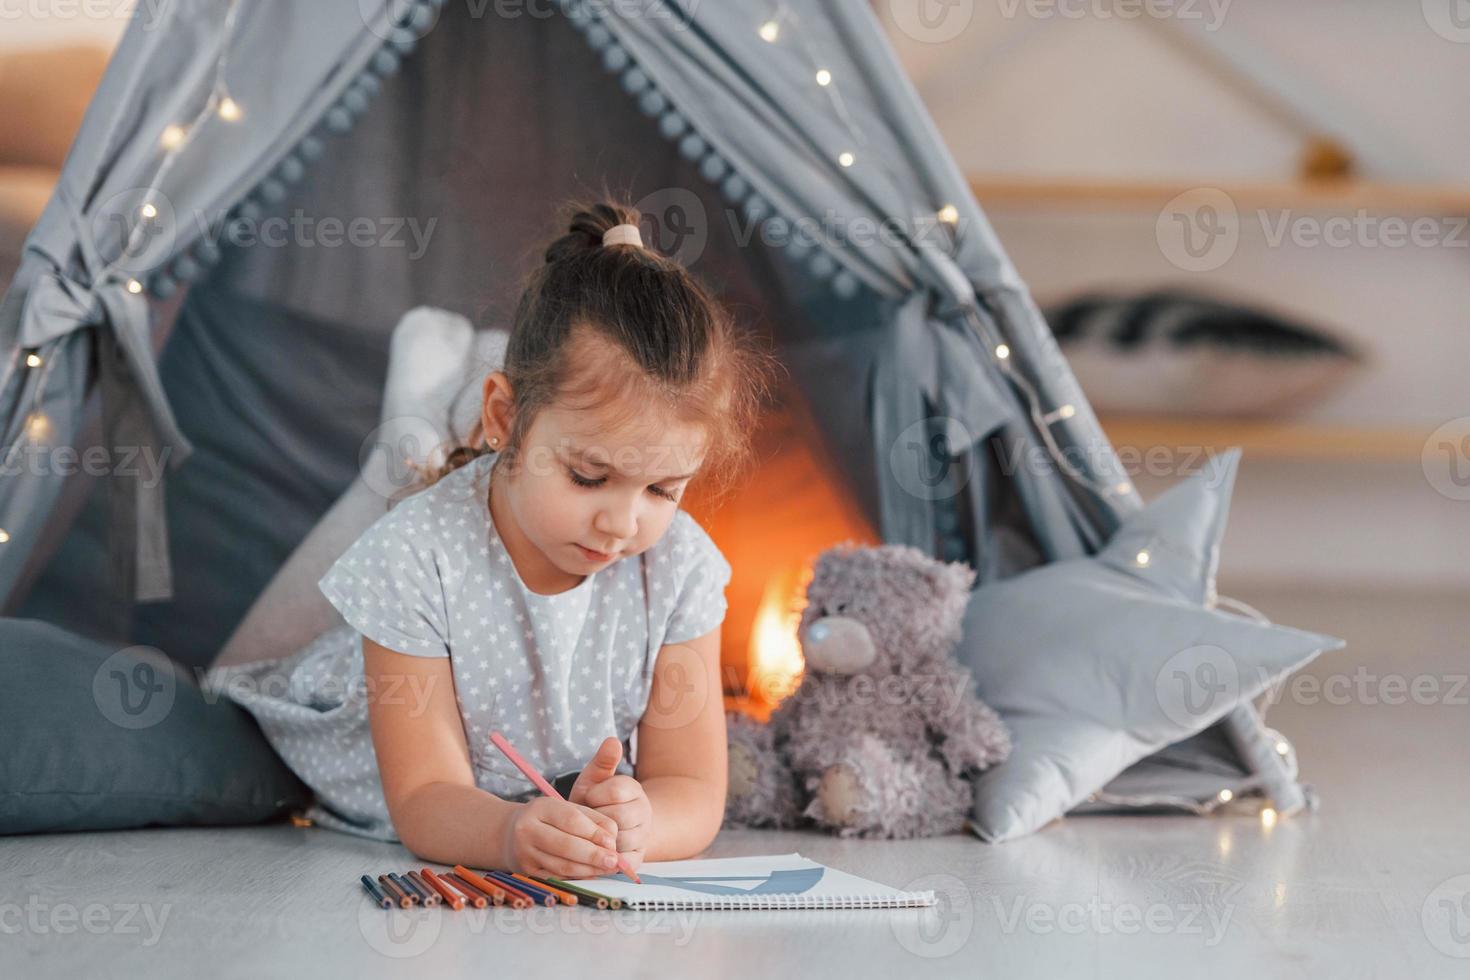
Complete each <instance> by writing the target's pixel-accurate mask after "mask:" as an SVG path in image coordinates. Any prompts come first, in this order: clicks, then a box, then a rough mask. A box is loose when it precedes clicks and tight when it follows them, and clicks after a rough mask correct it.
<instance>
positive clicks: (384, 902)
mask: <svg viewBox="0 0 1470 980" xmlns="http://www.w3.org/2000/svg"><path fill="white" fill-rule="evenodd" d="M362 887H364V888H366V889H367V892H368V894H369V895H371V896H372V897H373V901H375V902H377V903H378V904H379V905H381V906H383V908H385V909H391V908H392V907H393V899H391V898H389V897H388V896H387V895H384V894H383V891H382V889H380V888H379V887H378V886H377V885H375V884H373V879H371V878H369V877H368V876H367V875H363V876H362Z"/></svg>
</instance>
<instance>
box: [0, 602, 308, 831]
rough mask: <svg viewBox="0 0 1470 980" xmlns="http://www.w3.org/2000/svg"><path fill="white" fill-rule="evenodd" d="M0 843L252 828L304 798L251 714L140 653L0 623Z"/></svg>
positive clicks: (41, 626)
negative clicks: (26, 837) (20, 837)
mask: <svg viewBox="0 0 1470 980" xmlns="http://www.w3.org/2000/svg"><path fill="white" fill-rule="evenodd" d="M0 676H3V677H4V679H5V682H4V683H3V684H0V746H3V749H0V833H4V834H18V833H33V832H49V831H62V830H115V829H120V828H125V827H145V826H150V825H165V826H174V825H198V824H245V823H258V822H260V821H263V820H268V819H271V818H272V817H276V816H280V815H282V814H284V813H286V812H288V811H289V810H291V809H293V808H298V807H304V806H305V805H306V804H307V803H308V802H309V801H310V793H309V791H308V790H307V788H306V787H305V786H304V785H303V784H302V783H301V781H300V780H298V779H297V778H296V776H295V775H293V774H292V772H291V771H290V769H288V768H287V767H286V765H285V763H283V762H282V761H281V759H280V757H278V756H277V755H276V754H275V752H274V751H272V749H271V747H270V744H269V743H268V742H267V741H266V740H265V737H264V736H263V735H262V734H261V733H260V729H259V728H257V727H256V724H255V720H254V719H253V718H251V717H250V715H249V714H248V713H247V712H245V711H244V710H242V709H241V708H240V707H238V706H237V705H235V704H234V703H233V702H231V701H230V700H228V699H226V698H222V697H216V698H206V697H205V696H204V695H203V694H202V693H201V692H200V690H199V687H198V686H197V684H196V683H195V681H194V678H193V676H192V675H191V674H190V672H189V671H188V670H187V669H186V668H184V667H182V666H178V665H175V664H174V663H173V662H172V661H170V660H168V659H167V658H166V657H164V656H163V655H162V654H161V653H159V652H158V651H156V650H153V649H152V648H149V647H125V648H122V649H119V648H118V647H116V646H115V645H110V644H105V643H99V642H97V641H95V640H89V639H85V638H83V637H79V636H76V635H75V634H72V633H69V632H67V631H66V630H63V629H60V628H58V627H56V626H52V625H50V624H49V623H43V622H40V621H37V620H30V619H0Z"/></svg>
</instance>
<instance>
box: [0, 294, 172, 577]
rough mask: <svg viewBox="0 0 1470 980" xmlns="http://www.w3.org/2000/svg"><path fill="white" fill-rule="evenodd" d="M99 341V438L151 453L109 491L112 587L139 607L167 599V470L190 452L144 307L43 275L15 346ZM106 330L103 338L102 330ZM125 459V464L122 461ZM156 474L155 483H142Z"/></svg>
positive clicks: (118, 476)
mask: <svg viewBox="0 0 1470 980" xmlns="http://www.w3.org/2000/svg"><path fill="white" fill-rule="evenodd" d="M87 327H90V328H94V329H96V330H97V334H98V338H97V339H98V357H97V364H98V375H99V386H100V388H101V391H102V400H103V418H104V429H105V430H106V435H105V436H104V438H105V439H106V441H107V442H108V443H109V444H112V445H113V446H115V447H116V446H124V447H127V448H128V449H129V450H132V449H136V451H137V452H139V453H143V454H149V455H147V456H145V460H146V461H147V462H150V463H152V462H154V461H156V462H157V463H159V464H163V465H162V466H159V467H153V466H143V465H141V464H140V463H139V461H138V460H137V459H136V458H132V459H131V462H130V463H129V465H130V468H131V472H129V473H126V474H124V473H122V472H114V473H113V474H111V475H112V478H113V482H112V483H111V485H110V489H109V494H110V499H109V513H110V517H111V520H110V525H109V535H110V544H111V561H112V568H113V574H114V577H115V581H117V582H118V583H119V585H120V588H121V594H122V595H124V596H127V595H130V594H131V595H132V597H133V600H134V601H137V602H156V601H160V600H164V599H170V598H172V597H173V575H172V570H171V566H170V563H169V556H168V526H167V522H166V517H165V513H164V495H163V489H164V488H163V483H164V480H163V475H164V472H165V468H166V469H169V470H172V469H177V468H178V467H179V466H180V465H181V464H182V463H183V462H184V460H186V459H187V458H188V457H189V455H190V454H191V453H192V452H193V451H194V447H193V445H192V444H191V443H190V442H189V440H188V439H187V438H185V436H184V434H183V433H182V432H181V431H179V427H178V422H177V420H176V419H175V418H174V413H173V409H172V408H171V407H170V405H169V403H168V397H167V395H166V394H165V393H164V390H163V382H162V380H161V378H160V377H159V374H158V365H157V364H156V362H155V361H154V358H153V349H152V341H151V338H150V333H151V330H150V318H149V310H148V300H147V299H146V298H144V297H143V296H142V295H141V294H140V293H134V292H131V291H130V290H129V289H128V286H127V282H126V281H125V280H119V279H112V278H107V279H104V280H103V281H102V282H101V283H99V284H98V285H97V286H96V287H95V288H88V287H86V286H82V285H80V284H78V283H77V282H75V281H74V280H71V279H68V278H67V277H65V276H62V275H58V274H56V273H43V274H42V275H40V276H39V277H37V279H36V280H35V282H34V283H33V284H32V286H31V290H30V294H29V296H28V297H27V302H26V307H25V311H24V313H23V315H22V318H21V329H20V342H21V345H22V346H23V347H29V348H38V347H42V346H45V345H46V344H48V343H51V342H53V341H55V340H58V339H59V338H61V337H63V336H66V335H67V334H70V333H72V332H73V331H76V330H80V329H83V328H87ZM103 327H105V328H107V329H106V331H103V330H102V329H100V328H103ZM127 459H128V457H124V460H125V461H126V460H127ZM154 469H156V481H150V480H147V479H145V477H146V476H147V474H148V472H149V471H150V470H154Z"/></svg>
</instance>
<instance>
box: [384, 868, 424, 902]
mask: <svg viewBox="0 0 1470 980" xmlns="http://www.w3.org/2000/svg"><path fill="white" fill-rule="evenodd" d="M388 880H390V881H392V882H393V883H394V884H395V885H397V886H398V887H399V888H402V889H403V894H405V895H407V896H408V904H410V905H418V904H419V903H421V902H422V901H423V900H424V899H423V897H422V896H421V895H419V890H418V889H417V888H415V887H414V886H412V885H410V884H409V883H408V882H406V881H404V880H403V877H402V875H399V874H398V873H397V872H395V871H390V872H388Z"/></svg>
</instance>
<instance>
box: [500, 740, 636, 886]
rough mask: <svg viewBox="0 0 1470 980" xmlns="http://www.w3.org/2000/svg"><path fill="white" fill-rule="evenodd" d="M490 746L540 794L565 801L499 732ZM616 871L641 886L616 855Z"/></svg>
mask: <svg viewBox="0 0 1470 980" xmlns="http://www.w3.org/2000/svg"><path fill="white" fill-rule="evenodd" d="M490 744H492V745H494V746H495V747H496V748H497V749H499V750H500V751H501V752H502V753H504V754H505V757H506V758H507V759H509V760H510V762H511V765H513V766H515V767H516V768H517V769H519V770H520V771H521V774H522V775H524V776H525V777H526V778H527V779H529V780H530V781H531V782H532V783H534V784H535V785H536V788H537V789H539V790H540V791H541V792H543V793H545V794H546V795H547V796H549V797H551V798H552V799H554V800H565V799H566V797H564V796H562V795H561V794H560V793H558V792H557V791H556V787H555V786H553V785H551V784H550V783H548V782H547V781H546V777H545V776H543V775H541V774H540V773H539V772H537V771H536V767H535V766H533V765H531V764H530V763H529V762H527V761H526V760H525V759H524V758H522V757H521V754H520V753H519V752H517V751H516V750H515V747H514V746H513V745H511V744H510V743H509V742H507V741H506V740H505V736H504V735H502V734H500V733H499V732H491V733H490ZM618 870H619V871H621V872H622V873H623V874H625V875H627V876H628V877H629V878H631V879H633V881H634V882H635V883H637V884H640V885H641V884H643V881H642V879H640V878H639V877H638V872H636V871H634V870H633V866H632V865H631V864H629V863H628V859H627V858H625V857H623V856H622V855H621V854H619V855H618Z"/></svg>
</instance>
